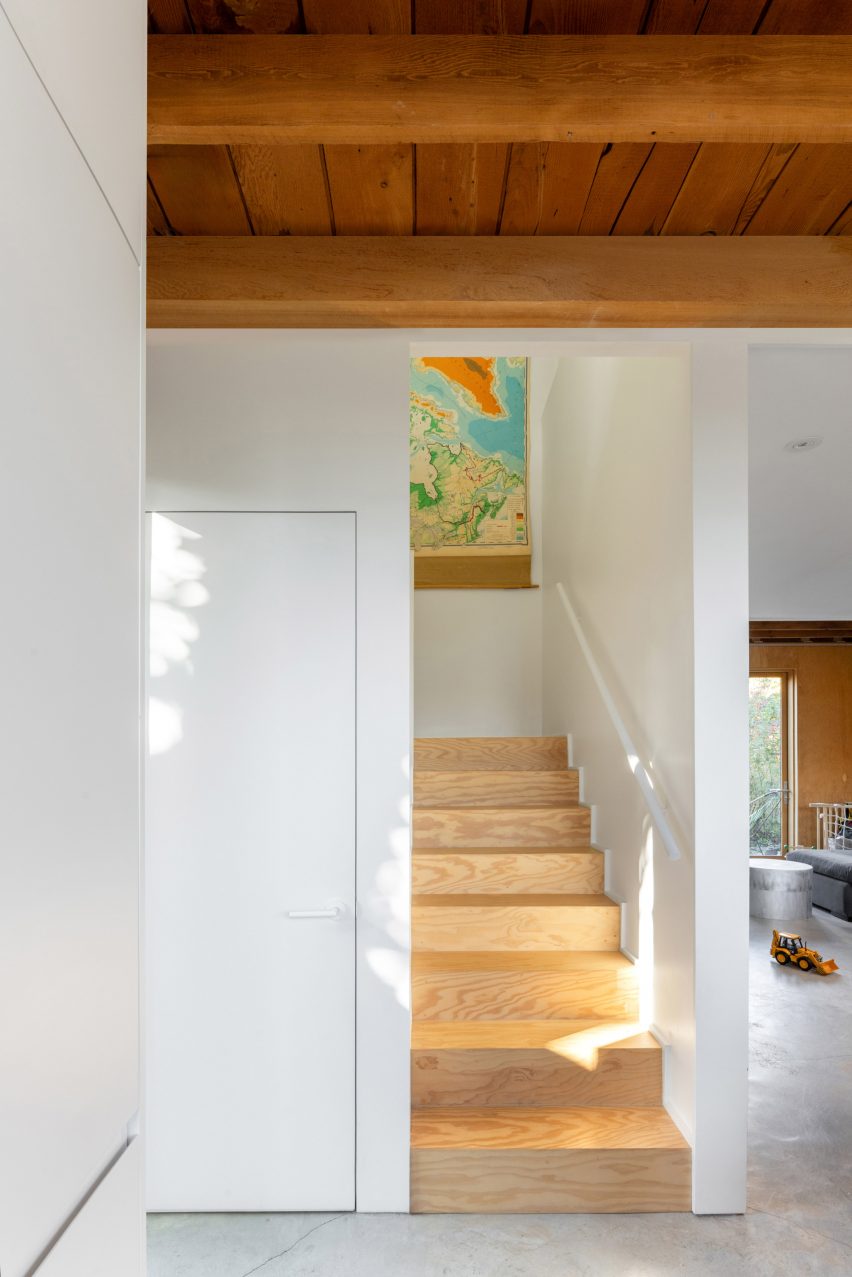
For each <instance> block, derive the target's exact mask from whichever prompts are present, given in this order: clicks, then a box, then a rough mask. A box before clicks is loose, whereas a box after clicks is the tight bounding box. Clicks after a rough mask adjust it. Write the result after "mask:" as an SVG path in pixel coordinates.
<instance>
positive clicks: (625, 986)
mask: <svg viewBox="0 0 852 1277" xmlns="http://www.w3.org/2000/svg"><path fill="white" fill-rule="evenodd" d="M507 960H508V962H511V963H512V965H511V966H509V965H507ZM569 960H573V962H571V961H569ZM411 993H412V1013H413V1015H414V1017H415V1019H416V1020H441V1021H448V1020H456V1021H471V1020H554V1019H555V1020H560V1019H561V1020H564V1019H566V1018H568V1017H570V1018H572V1019H577V1020H594V1019H603V1020H625V1021H628V1022H635V1021H636V1020H637V1019H638V1014H639V986H638V980H637V976H636V968H635V967H634V966H633V964H632V963H630V962H629V961H628V960H627V958H625V957H623V956H622V955H621V954H620V953H564V954H563V953H547V952H538V953H530V952H526V953H517V952H516V953H473V952H470V953H415V954H414V955H413V962H412V982H411Z"/></svg>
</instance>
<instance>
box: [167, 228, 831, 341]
mask: <svg viewBox="0 0 852 1277" xmlns="http://www.w3.org/2000/svg"><path fill="white" fill-rule="evenodd" d="M148 322H149V325H150V326H151V327H153V328H175V327H177V328H209V327H225V328H229V327H233V328H289V327H298V328H326V327H328V328H337V327H340V328H384V327H405V328H408V327H411V328H431V327H448V328H453V327H468V326H470V327H477V326H482V327H495V328H502V327H516V326H518V327H545V328H554V327H669V326H671V327H690V326H696V327H705V326H707V327H773V326H795V327H807V326H811V327H813V326H817V327H821V326H826V327H832V326H846V325H850V324H852V241H849V240H846V239H842V238H837V237H833V236H832V237H826V238H822V237H820V238H817V237H810V236H773V237H765V238H763V237H759V236H754V237H749V238H745V237H734V238H727V237H725V238H723V237H714V236H695V237H671V238H668V237H659V238H656V237H650V236H638V237H633V236H623V237H612V238H608V237H585V236H561V237H546V236H535V237H526V236H507V237H505V238H503V237H496V236H474V237H459V236H434V237H430V236H420V237H414V236H337V237H331V236H316V237H314V236H256V237H250V236H240V237H226V238H218V237H214V236H199V237H173V238H172V237H169V238H166V237H162V238H154V239H150V240H149V241H148Z"/></svg>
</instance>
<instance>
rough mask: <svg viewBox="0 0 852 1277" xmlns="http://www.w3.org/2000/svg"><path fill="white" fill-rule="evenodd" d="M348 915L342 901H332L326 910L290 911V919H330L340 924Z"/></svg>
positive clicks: (288, 913) (288, 912)
mask: <svg viewBox="0 0 852 1277" xmlns="http://www.w3.org/2000/svg"><path fill="white" fill-rule="evenodd" d="M345 914H346V905H345V904H344V903H343V901H342V900H332V901H330V902H329V904H328V905H327V906H326V907H325V909H288V910H287V917H288V918H330V919H331V921H332V922H339V921H340V919H341V918H343V917H344V916H345Z"/></svg>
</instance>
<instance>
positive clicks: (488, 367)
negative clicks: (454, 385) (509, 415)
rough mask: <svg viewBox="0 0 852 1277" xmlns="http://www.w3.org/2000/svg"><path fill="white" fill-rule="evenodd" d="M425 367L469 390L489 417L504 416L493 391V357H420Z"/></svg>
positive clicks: (501, 406)
mask: <svg viewBox="0 0 852 1277" xmlns="http://www.w3.org/2000/svg"><path fill="white" fill-rule="evenodd" d="M420 362H421V363H422V364H423V366H424V367H425V368H435V369H437V371H438V372H440V373H443V374H444V376H445V377H447V378H448V379H449V380H450V381H455V382H458V384H459V385H460V386H464V388H465V390H469V391H470V393H471V394H472V395H473V397H474V399H475V400H476V402H477V403H478V404H479V407H480V408H481V409H482V411H483V412H484V413H485V414H486V415H487V416H489V417H504V416H505V415H506V414H505V409H504V408H503V405H502V404H501V402H500V400H499V399H498V398H497V396H496V394H495V393H494V360H493V359H437V358H429V357H426V358H421V360H420Z"/></svg>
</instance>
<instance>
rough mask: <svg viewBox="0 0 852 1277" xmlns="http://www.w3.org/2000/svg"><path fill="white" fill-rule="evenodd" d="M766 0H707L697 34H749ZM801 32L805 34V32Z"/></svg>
mask: <svg viewBox="0 0 852 1277" xmlns="http://www.w3.org/2000/svg"><path fill="white" fill-rule="evenodd" d="M765 8H766V0H709V4H708V5H707V8H706V9H705V10H704V14H703V16H702V18H701V25H700V26H699V28H698V33H699V35H751V34H752V32H753V31H755V30H756V29H757V25H758V23H759V22H760V18H761V15H762V13H763V11H764V9H765ZM801 34H803V35H806V34H807V32H802V33H801Z"/></svg>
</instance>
